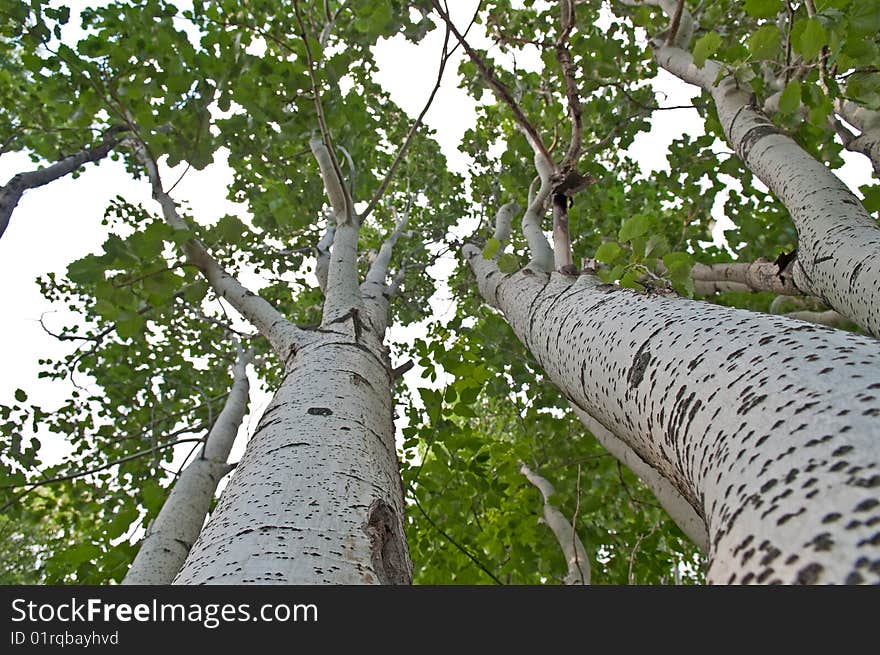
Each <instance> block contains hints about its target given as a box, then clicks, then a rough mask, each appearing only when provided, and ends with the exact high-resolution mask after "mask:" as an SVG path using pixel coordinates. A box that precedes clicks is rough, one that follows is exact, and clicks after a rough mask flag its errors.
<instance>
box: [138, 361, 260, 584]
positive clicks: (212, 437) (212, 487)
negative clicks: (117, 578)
mask: <svg viewBox="0 0 880 655" xmlns="http://www.w3.org/2000/svg"><path fill="white" fill-rule="evenodd" d="M246 366H247V362H246V361H245V359H244V358H241V359H240V360H239V361H238V362H237V363H236V365H235V369H234V380H233V383H232V388H231V389H230V391H229V396H227V398H226V403H225V404H224V405H223V409H222V410H221V411H220V414H219V415H218V416H217V420H216V421H215V422H214V425H213V426H212V427H211V431H210V432H209V433H208V438H207V439H206V440H205V445H204V447H203V449H202V452H201V453H200V454H199V457H198V458H196V459H195V460H193V461H192V462H191V463H190V464H188V465H187V467H186V468H185V469H183V471H182V472H181V474H180V477H179V478H178V480H177V482H176V483H175V484H174V487H173V488H172V489H171V493H170V494H169V495H168V498H167V499H166V500H165V503H164V505H162V509H161V510H160V511H159V515H158V516H157V517H156V519H155V520H154V521H153V524H152V525H151V526H150V527H149V528H148V529H147V534H146V536H144V540H143V541H142V542H141V547H140V550H138V554H137V556H136V557H135V558H134V562H132V565H131V567H130V568H129V570H128V573H127V574H126V576H125V579H124V580H123V581H122V584H135V585H167V584H171V581H172V580H174V576H175V575H177V572H178V571H179V570H180V567H181V566H183V562H184V561H185V560H186V556H187V554H189V550H190V548H191V547H192V545H193V544H194V543H195V541H196V538H198V536H199V531H200V530H201V529H202V526H203V525H204V523H205V517H206V516H207V515H208V510H209V509H210V507H211V501H212V500H213V498H214V492H216V491H217V483H218V482H220V480H221V479H222V478H223V477H224V476H225V475H226V474H227V473H228V472H229V471H230V470H231V468H232V467H231V466H230V465H229V464H227V463H226V460H227V458H228V457H229V451H230V450H231V449H232V445H233V443H235V437H236V435H237V434H238V428H239V426H240V425H241V420H242V418H243V417H244V415H245V413H246V412H247V404H248V391H249V388H250V385H249V383H248V379H247V371H246Z"/></svg>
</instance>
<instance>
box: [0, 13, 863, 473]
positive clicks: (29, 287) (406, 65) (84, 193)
mask: <svg viewBox="0 0 880 655" xmlns="http://www.w3.org/2000/svg"><path fill="white" fill-rule="evenodd" d="M65 4H67V5H68V6H71V5H72V7H71V9H72V11H73V13H74V18H73V19H72V22H74V23H75V22H76V18H75V14H76V11H78V10H79V9H81V8H82V7H83V6H85V5H86V4H93V3H85V2H66V3H65ZM452 4H453V5H454V10H453V16H454V18H455V19H456V22H457V23H458V24H459V25H464V24H466V23H467V21H468V20H469V19H470V17H471V15H472V14H473V11H474V8H475V6H476V3H475V0H456V2H455V3H452ZM469 39H470V40H471V41H472V42H473V43H474V44H475V45H477V46H481V47H486V46H487V43H486V41H485V39H484V38H483V35H482V33H481V32H480V30H479V26H476V27H475V29H474V30H472V33H471V35H469ZM441 43H442V34H441V33H440V31H439V30H436V31H435V32H433V33H432V34H430V35H428V36H427V37H426V38H425V40H424V41H423V42H422V43H421V44H420V45H418V46H416V45H413V44H411V43H409V42H407V41H406V40H405V39H403V38H402V37H400V38H395V39H391V40H387V41H384V42H382V43H380V44H379V45H377V46H376V48H375V51H374V52H375V56H376V59H377V62H378V64H379V73H378V75H377V81H378V82H379V83H381V84H382V85H383V86H384V87H385V88H386V89H387V90H388V91H389V93H390V94H391V96H392V98H393V100H394V101H395V102H397V103H398V104H399V105H400V106H401V107H403V109H404V110H406V111H407V112H408V113H409V114H410V116H412V117H415V116H416V115H417V114H418V112H419V111H420V110H421V108H422V106H423V104H424V102H425V99H426V98H427V96H428V94H429V93H430V90H431V88H432V86H433V83H434V79H435V77H434V74H433V71H435V70H436V66H437V56H438V53H439V50H440V47H441ZM533 54H534V53H533ZM457 56H458V57H460V56H461V52H460V51H459V52H458V53H457ZM536 62H537V59H536V58H535V57H534V56H532V57H531V59H530V58H529V56H528V55H527V54H524V55H523V56H522V57H518V58H517V63H518V65H520V66H526V67H528V66H535V65H537V63H536ZM457 67H458V60H455V61H452V62H451V63H450V64H449V66H448V67H447V72H446V77H445V80H444V84H443V86H442V87H441V89H440V91H439V92H438V94H437V97H436V99H435V102H434V105H433V106H432V108H431V110H430V112H429V113H428V115H427V118H426V122H427V124H428V125H429V126H430V127H431V128H433V129H434V130H436V132H437V138H438V140H439V142H440V144H441V147H442V149H443V152H444V154H445V155H446V156H447V158H448V160H449V165H450V166H451V167H452V168H453V169H454V170H456V171H458V172H462V173H466V172H467V170H468V166H469V161H468V159H467V157H466V156H465V155H463V154H462V153H460V152H459V151H458V150H457V145H458V143H459V141H460V139H461V136H462V135H463V133H464V131H465V130H467V129H468V128H470V127H473V126H474V124H475V119H476V114H475V111H474V103H473V101H472V100H471V99H470V98H469V97H468V96H467V94H466V93H465V92H464V91H463V90H461V89H459V88H457V79H456V78H457V75H456V70H457ZM426 71H430V73H426ZM654 87H655V89H656V90H657V91H658V92H660V93H662V94H663V95H661V96H660V97H659V98H658V100H659V102H660V104H661V105H683V104H688V103H689V102H690V100H691V98H692V97H693V96H695V95H697V94H696V91H695V90H694V88H693V87H688V86H687V85H685V84H683V83H682V82H680V81H679V80H677V79H675V78H673V77H672V76H670V75H668V74H666V73H665V72H662V71H661V75H660V76H659V77H658V78H657V79H656V80H655V82H654ZM664 96H665V97H664ZM685 132H687V133H690V134H693V135H696V134H699V133H701V132H702V121H701V120H700V119H699V116H698V115H697V113H696V111H695V110H677V111H666V112H657V113H656V115H655V118H654V122H653V127H652V129H651V131H650V132H649V133H646V134H642V135H640V136H639V137H638V138H637V139H636V141H635V143H634V144H633V146H632V147H631V148H630V149H629V154H630V155H631V156H632V157H634V158H635V159H636V160H637V161H638V162H639V163H640V165H641V167H642V170H643V171H644V173H645V174H650V172H651V171H656V170H660V169H664V168H667V164H666V161H665V156H664V153H665V151H666V148H667V146H668V145H669V143H671V142H672V140H673V139H675V138H677V137H678V136H679V135H681V134H682V133H685ZM32 168H34V165H33V163H31V162H30V161H29V160H28V158H27V157H24V156H22V155H20V154H15V153H13V154H7V155H4V156H3V157H2V158H0V183H5V181H6V180H8V179H9V178H10V177H11V176H12V175H14V174H15V173H17V172H20V171H22V170H30V169H32ZM181 171H182V168H178V169H176V170H165V171H163V179H165V180H176V179H177V177H178V176H179V175H180V172H181ZM841 177H842V178H843V179H844V180H845V181H846V182H847V183H848V184H849V185H850V186H851V188H853V189H854V190H856V192H857V187H858V186H859V185H861V184H866V183H867V182H868V181H869V180H870V166H869V165H868V162H867V160H866V159H864V158H863V157H861V156H858V155H848V154H847V165H846V166H845V168H844V169H843V171H842V173H841ZM230 179H231V175H230V171H229V168H228V167H227V166H226V162H225V159H224V156H223V154H222V153H221V155H220V156H218V157H217V160H216V162H215V164H214V165H212V166H210V167H208V168H207V169H205V170H203V171H194V170H191V171H189V172H188V173H187V174H186V175H185V176H184V178H183V180H182V181H181V182H180V184H179V185H178V186H177V187H176V188H175V190H174V197H175V199H177V200H178V201H188V202H189V203H190V206H191V207H192V209H193V212H194V213H195V214H196V215H197V216H198V219H199V221H200V222H204V223H213V222H215V221H216V220H217V219H219V218H220V217H221V216H223V215H224V214H227V213H240V208H238V207H236V206H235V205H233V204H232V203H230V202H228V201H226V200H225V194H226V185H227V183H228V181H229V180H230ZM857 193H858V192H857ZM116 195H122V196H124V197H125V198H126V199H128V200H129V201H132V202H140V203H143V204H144V205H145V206H146V207H148V208H149V209H150V210H151V211H156V207H155V205H154V202H153V201H152V199H151V198H150V193H149V189H148V186H147V184H146V182H145V181H140V182H135V181H133V180H132V179H131V178H129V176H128V175H126V173H125V172H124V170H123V169H122V167H121V165H119V164H118V163H117V162H113V161H110V160H109V159H107V160H104V161H103V162H101V164H100V165H98V166H94V165H90V166H89V167H88V168H86V169H85V171H84V172H83V173H82V175H81V176H80V177H79V178H78V179H76V180H74V179H72V178H70V177H67V178H64V179H61V180H59V181H56V182H53V183H52V184H51V185H49V186H47V187H44V188H42V189H38V190H34V191H30V192H28V193H26V194H25V196H24V197H23V198H22V200H21V202H20V203H19V206H18V208H17V209H16V211H15V213H14V214H13V217H12V220H11V222H10V225H9V228H8V229H7V231H6V233H5V235H4V236H3V238H2V239H0V280H3V282H2V284H0V307H2V308H3V310H2V313H0V361H2V362H3V367H2V370H0V403H11V402H12V401H13V393H14V391H15V389H16V388H19V387H20V388H23V389H25V390H26V391H27V392H28V394H29V395H30V400H31V401H34V402H37V403H38V404H41V405H43V406H47V407H51V406H53V405H54V406H57V405H60V404H61V403H62V402H63V401H64V400H65V399H66V398H67V397H68V394H69V393H70V385H68V384H64V383H62V382H60V381H55V382H50V381H47V380H39V379H38V378H37V373H38V370H39V366H38V365H37V359H38V358H40V357H44V358H46V357H49V358H61V357H62V356H63V355H64V354H65V353H68V352H70V349H71V345H70V342H59V341H57V340H55V339H54V338H53V337H51V336H49V335H47V334H46V333H44V332H43V330H42V329H41V328H40V325H39V323H38V320H39V319H40V317H41V315H43V314H44V313H45V319H44V320H45V322H46V324H47V326H49V327H50V328H51V329H53V330H57V329H59V328H61V327H64V326H67V327H71V326H72V325H74V322H73V321H74V320H75V316H74V315H72V314H70V313H69V312H66V311H64V308H63V307H62V308H58V307H51V306H50V305H49V304H48V303H47V302H46V301H45V300H44V299H43V298H42V296H41V295H40V293H39V290H38V287H37V285H36V283H35V282H34V280H35V279H36V278H37V277H38V276H40V275H43V274H45V273H46V272H48V271H55V272H57V273H59V274H63V273H64V271H65V270H66V268H67V265H68V264H69V263H70V262H71V261H74V260H76V259H79V258H80V257H82V256H83V255H85V254H88V253H90V252H95V251H97V250H98V249H99V248H100V246H101V244H102V243H103V241H104V240H105V238H106V236H107V232H106V228H104V227H102V226H101V225H100V218H101V216H102V215H103V213H104V210H105V208H106V207H107V205H108V203H109V201H110V199H111V198H113V197H114V196H116ZM721 205H722V203H721V202H719V203H717V206H716V211H715V212H714V214H715V216H716V219H717V220H718V221H719V224H718V228H717V230H718V232H717V236H718V238H719V239H720V238H722V234H721V230H723V228H724V227H725V226H726V225H729V222H725V220H726V219H725V218H724V217H723V214H722V213H721V212H722V206H721ZM452 266H453V261H452V260H451V259H447V260H445V261H441V262H440V263H438V265H437V266H435V267H434V268H433V269H431V271H430V272H431V274H432V275H434V276H435V277H437V278H438V279H443V278H444V277H445V276H446V275H447V274H448V272H449V270H451V268H452ZM248 282H250V280H247V281H246V283H248ZM452 302H453V300H452V298H451V297H450V295H449V293H448V290H444V289H441V290H440V291H439V292H438V294H436V295H435V298H434V299H432V307H433V309H434V310H435V312H436V313H440V314H442V313H447V314H448V312H449V311H450V308H451V303H452ZM416 332H418V330H417V329H414V330H408V331H402V330H396V331H393V332H392V333H391V335H390V336H391V338H392V340H398V341H400V340H408V339H411V338H412V336H413V335H414V334H415V333H416ZM417 379H418V371H417V370H413V371H411V372H410V373H409V374H408V378H407V382H409V383H411V384H412V383H414V382H415V381H416V380H417ZM420 385H421V386H424V381H421V382H420ZM253 388H254V389H256V388H257V387H256V385H254V387H253ZM268 401H269V396H268V394H267V393H266V392H264V391H255V393H254V394H253V398H252V402H251V412H250V414H249V416H248V418H247V419H246V424H245V425H244V426H243V429H242V433H241V434H240V435H239V439H238V441H237V443H236V447H235V449H234V451H233V454H232V457H231V459H232V461H235V460H236V459H237V458H238V456H239V455H240V453H241V452H242V451H243V449H244V444H245V442H246V435H250V434H251V433H252V432H253V430H254V429H255V427H256V423H257V420H258V419H259V416H260V414H261V413H262V411H263V409H264V408H265V406H266V404H267V403H268ZM41 437H44V435H41ZM43 442H44V452H43V454H44V455H50V456H51V457H53V458H55V457H61V456H62V455H63V454H64V453H65V452H66V450H67V449H66V448H65V447H64V442H63V438H61V437H57V436H56V437H52V438H51V439H47V438H44V439H43Z"/></svg>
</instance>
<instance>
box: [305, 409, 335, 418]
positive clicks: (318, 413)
mask: <svg viewBox="0 0 880 655" xmlns="http://www.w3.org/2000/svg"><path fill="white" fill-rule="evenodd" d="M306 413H307V414H312V415H313V416H330V415H331V414H332V413H333V411H332V410H330V409H329V408H327V407H309V408H308V409H307V410H306Z"/></svg>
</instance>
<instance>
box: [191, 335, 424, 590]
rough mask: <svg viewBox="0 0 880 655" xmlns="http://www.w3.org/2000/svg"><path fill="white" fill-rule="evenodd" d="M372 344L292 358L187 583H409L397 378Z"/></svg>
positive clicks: (326, 343) (323, 341)
mask: <svg viewBox="0 0 880 655" xmlns="http://www.w3.org/2000/svg"><path fill="white" fill-rule="evenodd" d="M346 325H347V324H346ZM340 329H341V326H340ZM361 337H362V338H361V339H360V340H359V339H358V338H356V336H355V335H354V334H349V333H344V332H338V333H337V332H330V331H321V332H318V333H316V334H315V335H314V340H313V341H311V342H310V343H307V344H305V345H303V346H302V348H301V349H300V350H298V351H297V354H296V356H295V357H294V358H293V359H292V361H290V362H288V366H287V370H286V373H285V376H284V379H283V381H282V383H281V385H280V387H279V388H278V390H277V391H276V392H275V396H274V397H273V399H272V401H271V402H270V404H269V406H268V408H267V409H266V411H265V413H264V414H263V416H262V418H261V419H260V423H259V425H258V427H257V430H256V432H255V433H254V435H253V437H252V439H251V441H250V443H249V444H248V447H247V450H246V452H245V454H244V456H243V457H242V459H241V461H240V462H239V464H238V467H237V468H236V470H235V473H234V474H233V476H232V479H231V480H230V482H229V485H228V486H227V488H226V489H225V490H224V492H223V495H222V496H221V498H220V501H219V503H218V505H217V508H216V509H215V511H214V513H213V515H212V516H211V518H210V520H209V521H208V523H207V525H206V526H205V528H204V529H203V530H202V533H201V534H200V535H199V538H198V541H197V542H196V544H195V545H194V546H193V548H192V550H191V551H190V554H189V557H188V558H187V561H186V563H185V564H184V566H183V568H182V570H181V571H180V574H179V575H178V576H177V578H176V579H175V583H176V584H208V583H210V584H314V583H320V584H373V583H384V584H405V583H408V582H409V581H410V579H411V565H410V562H409V555H408V551H407V547H406V541H405V538H404V535H403V491H402V487H401V482H400V475H399V469H398V462H397V457H396V451H395V443H394V424H393V405H392V398H391V378H390V370H389V367H388V361H387V357H386V354H385V351H384V349H383V348H382V347H381V345H380V344H379V343H378V342H377V341H375V340H374V339H373V338H372V337H370V336H369V335H368V334H366V333H365V335H361Z"/></svg>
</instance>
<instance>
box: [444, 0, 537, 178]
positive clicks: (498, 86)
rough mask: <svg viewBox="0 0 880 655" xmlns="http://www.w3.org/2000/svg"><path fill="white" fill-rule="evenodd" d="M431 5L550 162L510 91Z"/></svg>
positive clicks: (532, 126)
mask: <svg viewBox="0 0 880 655" xmlns="http://www.w3.org/2000/svg"><path fill="white" fill-rule="evenodd" d="M431 5H432V6H433V7H434V10H435V11H436V12H437V13H438V14H440V17H441V18H442V19H443V20H444V21H445V22H446V24H447V26H448V27H449V29H450V31H451V32H452V34H453V35H454V36H455V38H456V39H457V40H458V42H459V44H461V47H462V48H464V51H465V52H466V53H467V54H468V56H469V57H470V59H471V61H472V62H474V65H476V67H477V69H478V70H479V71H480V73H481V74H482V76H483V79H484V80H486V82H487V84H489V86H490V87H492V89H493V90H494V91H495V95H496V96H497V97H498V99H499V100H501V101H502V102H504V103H505V104H506V105H507V106H508V107H509V108H510V110H511V112H513V117H514V120H515V121H516V123H517V125H518V126H519V128H520V129H521V130H522V131H523V132H524V133H525V136H526V139H528V141H529V142H530V143H531V145H532V148H534V149H536V150H537V151H538V152H540V153H541V156H542V157H544V158H545V159H546V160H547V161H548V162H552V161H553V159H552V158H551V156H550V152H549V151H548V150H547V146H545V145H544V142H543V140H542V139H541V136H540V135H539V134H538V131H537V130H536V129H535V126H534V125H532V124H531V123H530V122H529V120H528V119H527V118H526V115H525V114H524V113H523V110H522V109H521V108H520V106H519V104H518V103H517V102H516V100H514V98H513V95H512V94H511V93H510V90H509V89H508V88H507V87H506V86H504V84H503V83H502V82H501V80H499V79H498V78H497V77H496V75H495V73H494V72H493V69H492V67H491V66H489V65H488V64H487V63H486V62H485V61H484V60H483V58H482V57H480V55H479V54H478V53H477V51H476V50H474V49H473V48H472V47H471V46H470V44H468V42H467V41H466V40H465V38H464V36H463V35H462V34H461V33H460V32H459V31H458V29H456V27H455V25H454V24H453V22H452V19H451V18H450V17H449V14H448V13H447V12H445V11H444V10H443V9H442V8H441V7H440V2H439V1H438V0H431Z"/></svg>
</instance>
